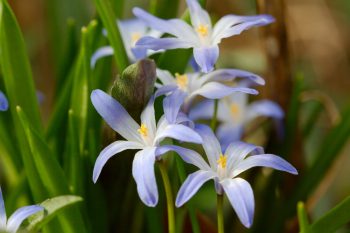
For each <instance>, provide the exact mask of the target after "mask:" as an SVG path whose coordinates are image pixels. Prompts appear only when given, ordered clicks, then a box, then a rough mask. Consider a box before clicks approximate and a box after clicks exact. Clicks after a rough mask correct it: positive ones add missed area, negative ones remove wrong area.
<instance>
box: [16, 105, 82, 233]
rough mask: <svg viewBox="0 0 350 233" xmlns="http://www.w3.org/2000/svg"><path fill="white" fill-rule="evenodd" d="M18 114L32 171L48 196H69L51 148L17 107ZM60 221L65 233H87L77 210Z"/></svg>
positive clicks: (61, 171) (66, 214)
mask: <svg viewBox="0 0 350 233" xmlns="http://www.w3.org/2000/svg"><path fill="white" fill-rule="evenodd" d="M17 114H18V117H19V119H20V124H21V126H22V129H23V131H24V136H25V139H26V140H27V143H28V145H29V153H28V154H27V155H26V156H29V158H28V160H32V161H34V166H35V168H32V169H35V170H36V171H37V173H38V177H39V178H40V180H41V182H42V184H43V186H44V190H45V191H46V192H47V194H48V196H57V195H62V194H68V193H69V189H68V184H67V181H66V177H65V174H64V172H63V170H62V169H61V167H60V166H59V164H58V162H57V161H56V160H55V158H54V157H53V156H52V154H53V153H52V152H51V150H50V148H49V147H48V145H47V144H46V142H45V141H44V140H43V138H42V137H40V135H39V134H38V133H37V132H36V131H35V130H34V129H33V127H32V126H31V125H30V124H29V122H28V119H27V117H26V116H25V114H24V112H23V111H22V110H21V108H20V107H17ZM22 137H23V136H22ZM59 220H60V222H61V225H62V228H63V230H64V232H72V233H73V232H75V229H79V230H80V231H81V232H85V226H84V224H83V221H82V216H81V214H80V213H79V211H78V210H77V209H72V210H70V211H69V212H65V214H64V215H62V216H60V218H59Z"/></svg>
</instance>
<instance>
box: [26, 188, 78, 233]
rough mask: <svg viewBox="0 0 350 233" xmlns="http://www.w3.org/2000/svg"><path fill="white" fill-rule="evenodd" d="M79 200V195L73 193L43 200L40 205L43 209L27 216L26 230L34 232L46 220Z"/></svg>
mask: <svg viewBox="0 0 350 233" xmlns="http://www.w3.org/2000/svg"><path fill="white" fill-rule="evenodd" d="M81 201H83V199H82V198H81V197H79V196H73V195H64V196H58V197H54V198H50V199H47V200H45V201H43V202H42V203H40V205H41V206H42V207H44V210H42V211H40V212H38V213H36V214H34V215H32V216H31V217H29V218H28V222H29V224H28V226H27V227H26V230H28V231H34V232H36V231H38V230H40V229H41V228H42V227H43V226H44V225H45V224H46V223H47V222H49V221H50V220H51V219H52V218H54V217H55V216H56V215H57V214H59V213H60V211H62V210H63V209H65V208H67V207H69V206H71V205H74V204H76V203H78V202H81Z"/></svg>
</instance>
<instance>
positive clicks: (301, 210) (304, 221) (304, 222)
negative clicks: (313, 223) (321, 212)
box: [297, 202, 309, 233]
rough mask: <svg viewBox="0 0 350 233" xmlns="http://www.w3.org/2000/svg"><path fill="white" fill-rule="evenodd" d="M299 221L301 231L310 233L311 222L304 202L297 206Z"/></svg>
mask: <svg viewBox="0 0 350 233" xmlns="http://www.w3.org/2000/svg"><path fill="white" fill-rule="evenodd" d="M297 212H298V220H299V231H300V232H304V233H306V232H308V229H309V220H308V218H307V213H306V210H305V206H304V203H303V202H299V203H298V206H297Z"/></svg>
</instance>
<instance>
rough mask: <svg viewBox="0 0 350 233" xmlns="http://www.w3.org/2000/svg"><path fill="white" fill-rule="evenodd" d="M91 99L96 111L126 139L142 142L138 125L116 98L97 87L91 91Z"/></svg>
mask: <svg viewBox="0 0 350 233" xmlns="http://www.w3.org/2000/svg"><path fill="white" fill-rule="evenodd" d="M91 101H92V104H93V105H94V107H95V109H96V110H97V112H98V113H99V114H100V115H101V116H102V117H103V119H104V120H105V121H106V122H107V124H108V125H109V126H110V127H111V128H112V129H114V130H115V131H116V132H118V133H119V134H120V135H122V136H123V137H124V138H126V139H127V140H128V141H136V142H143V140H142V139H141V137H140V135H139V133H138V131H137V130H138V129H139V128H140V126H139V125H138V124H137V123H136V121H135V120H134V119H132V117H131V116H130V115H129V113H128V112H127V111H126V110H125V108H124V107H123V106H122V105H121V104H120V103H119V102H118V101H117V100H115V99H114V98H113V97H111V96H110V95H108V94H107V93H105V92H104V91H101V90H98V89H97V90H94V91H92V93H91Z"/></svg>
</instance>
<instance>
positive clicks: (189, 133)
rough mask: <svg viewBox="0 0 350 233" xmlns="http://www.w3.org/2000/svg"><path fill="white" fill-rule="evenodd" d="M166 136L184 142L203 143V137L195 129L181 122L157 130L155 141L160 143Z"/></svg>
mask: <svg viewBox="0 0 350 233" xmlns="http://www.w3.org/2000/svg"><path fill="white" fill-rule="evenodd" d="M164 138H173V139H176V140H179V141H183V142H192V143H198V144H200V143H202V138H201V136H199V134H198V133H197V132H196V131H194V130H193V129H191V128H189V127H187V126H184V125H179V124H170V125H167V126H166V127H164V129H163V130H160V131H158V132H157V136H156V138H155V141H156V142H157V143H156V144H158V143H159V142H160V141H161V140H162V139H164Z"/></svg>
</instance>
